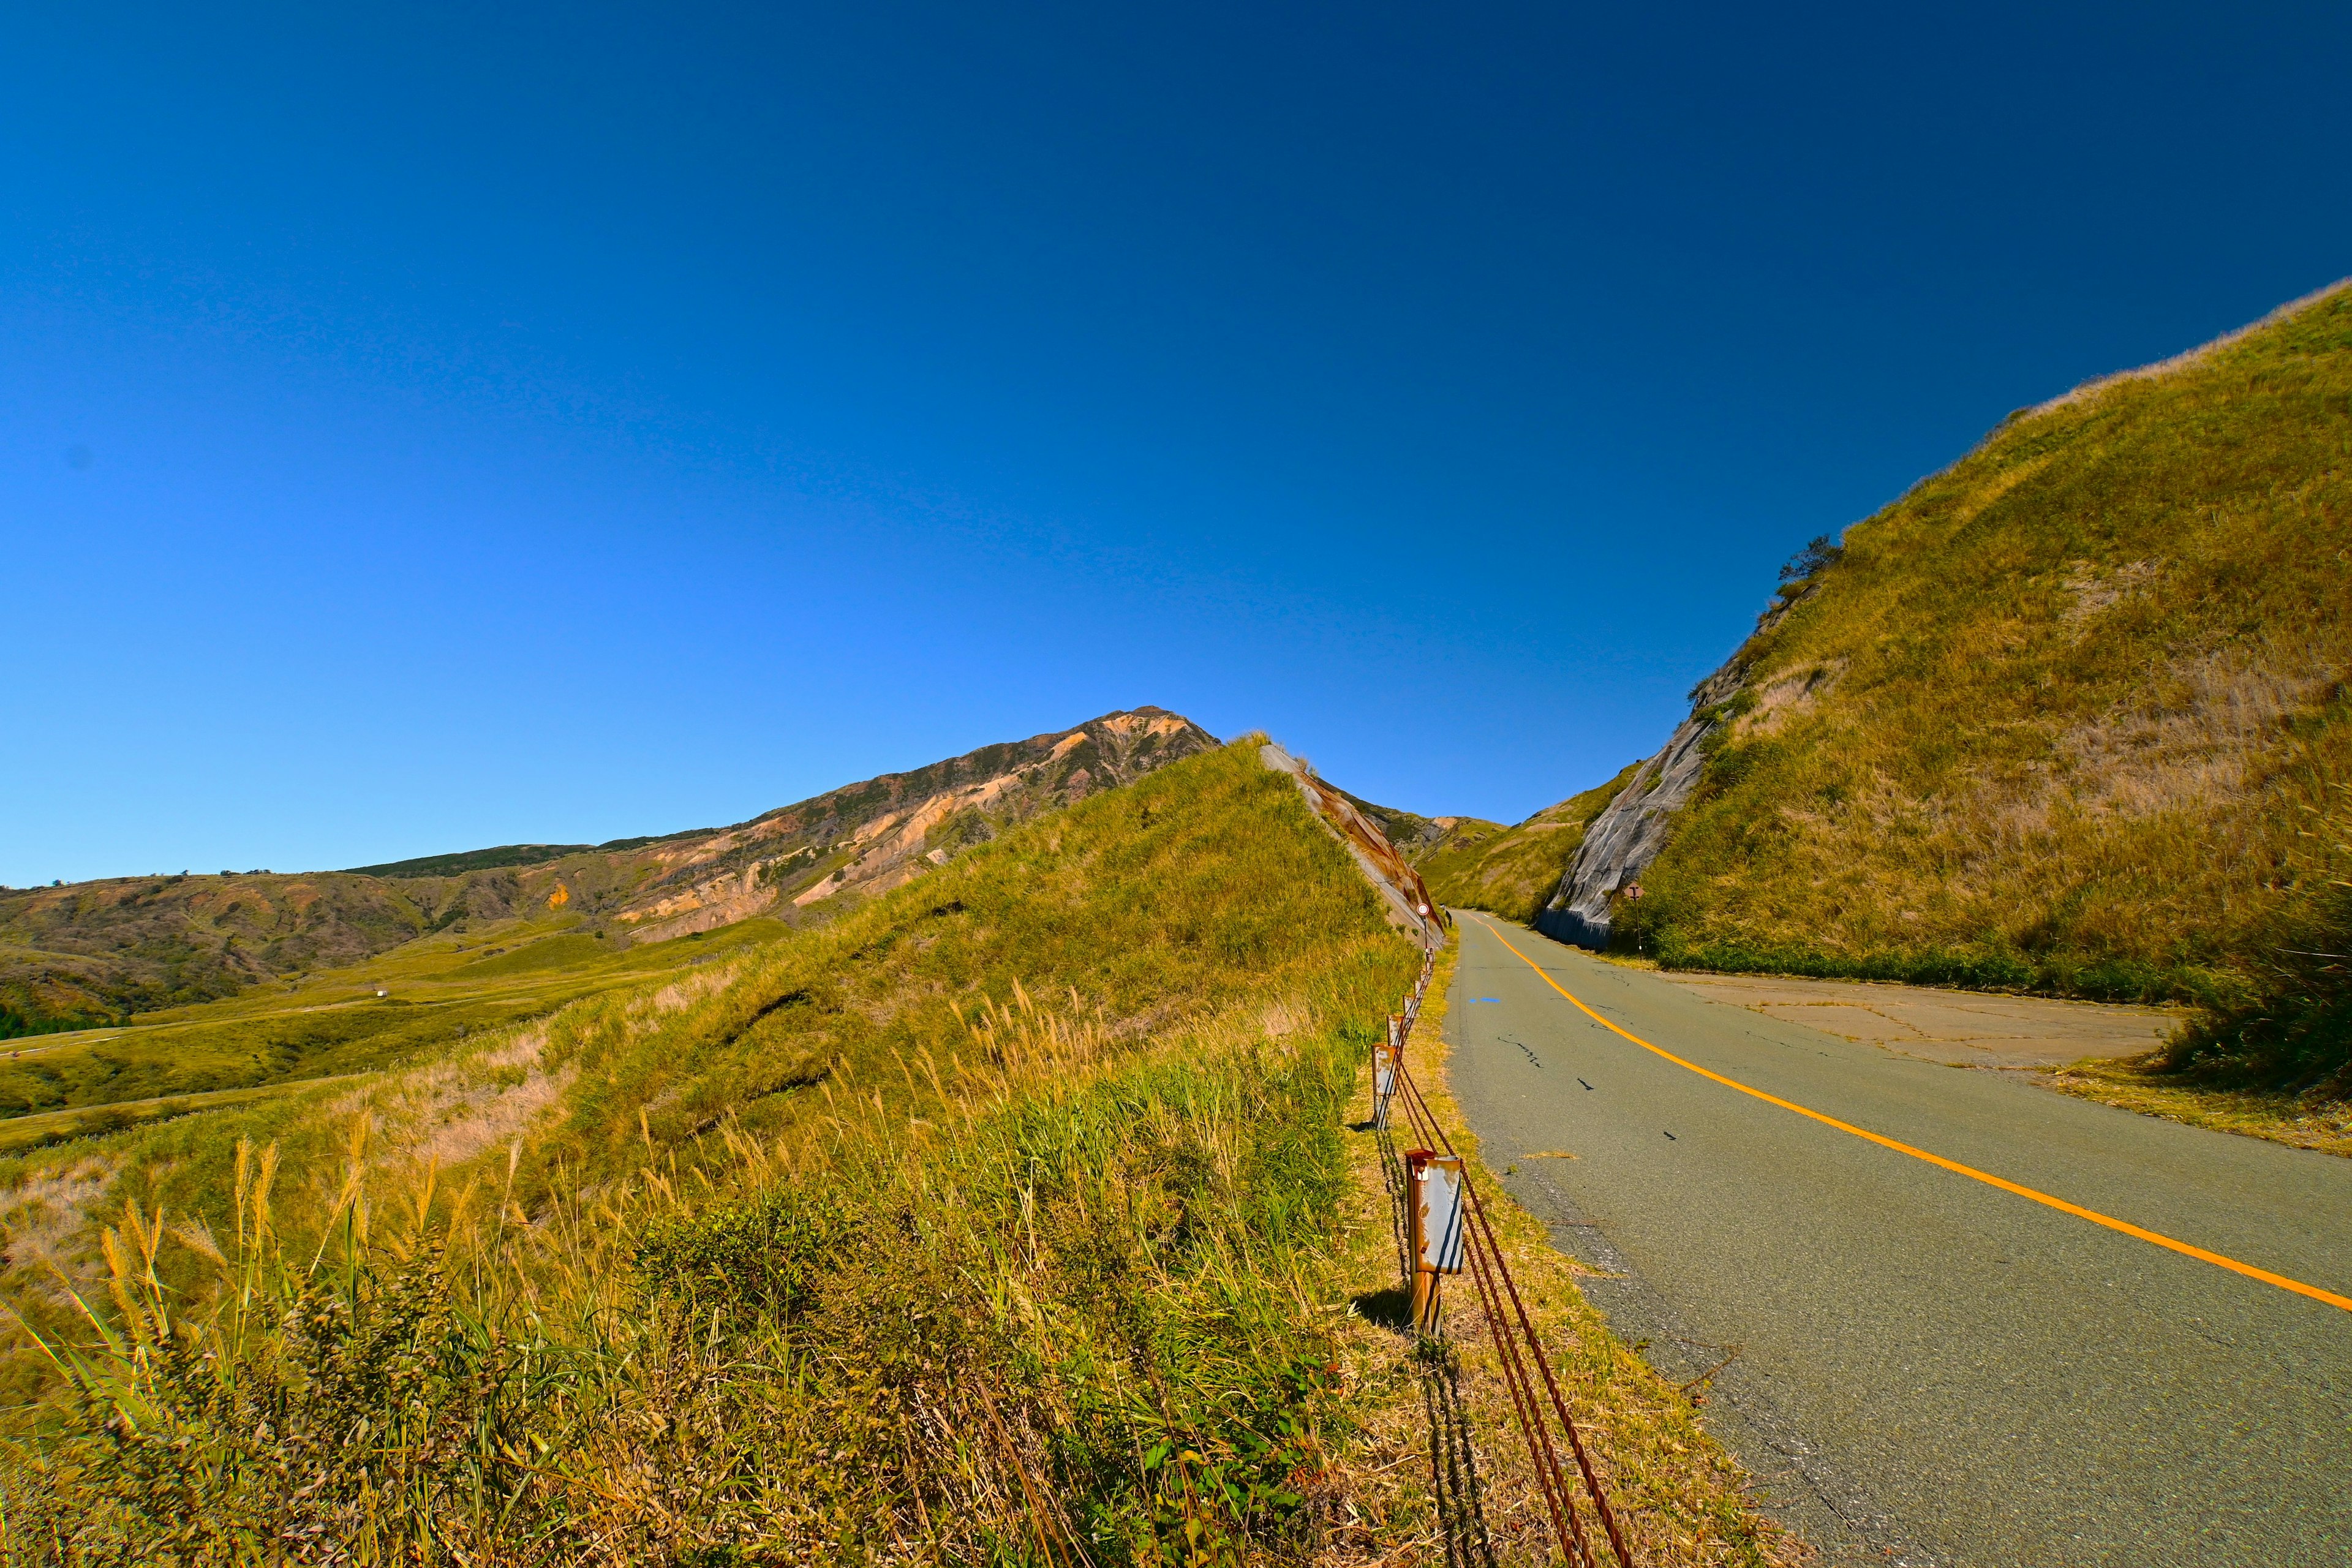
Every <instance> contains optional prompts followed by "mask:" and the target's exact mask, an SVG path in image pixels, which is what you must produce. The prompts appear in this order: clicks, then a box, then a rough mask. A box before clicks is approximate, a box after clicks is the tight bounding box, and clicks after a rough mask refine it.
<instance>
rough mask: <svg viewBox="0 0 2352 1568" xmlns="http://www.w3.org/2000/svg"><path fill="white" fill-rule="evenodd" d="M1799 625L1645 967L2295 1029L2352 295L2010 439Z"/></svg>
mask: <svg viewBox="0 0 2352 1568" xmlns="http://www.w3.org/2000/svg"><path fill="white" fill-rule="evenodd" d="M1785 597H1786V598H1787V599H1788V601H1789V604H1790V607H1789V609H1788V610H1787V612H1786V614H1785V615H1782V616H1779V617H1777V618H1775V619H1771V620H1769V621H1768V622H1767V623H1766V624H1765V626H1763V627H1762V628H1761V629H1759V632H1758V634H1757V635H1756V636H1755V637H1753V638H1751V639H1750V640H1749V642H1748V644H1747V646H1746V647H1743V648H1742V649H1741V650H1740V652H1739V654H1738V658H1737V660H1736V667H1737V668H1738V674H1739V679H1740V692H1739V695H1738V697H1737V698H1736V699H1735V700H1734V702H1733V704H1732V705H1731V706H1730V707H1729V708H1728V709H1727V717H1729V718H1730V719H1731V722H1730V723H1729V724H1728V725H1727V727H1726V728H1725V729H1723V730H1722V731H1718V732H1717V749H1716V750H1715V752H1714V754H1713V756H1712V758H1711V760H1710V762H1709V763H1708V767H1707V770H1706V773H1705V774H1704V776H1703V778H1702V782H1701V784H1700V786H1699V788H1698V790H1697V791H1696V794H1695V795H1694V796H1693V798H1692V800H1691V802H1690V803H1689V804H1688V805H1686V806H1685V808H1684V810H1683V812H1682V813H1681V814H1680V816H1679V818H1678V821H1677V823H1676V826H1675V833H1674V837H1673V838H1672V840H1671V842H1670V843H1669V845H1668V847H1667V848H1666V849H1665V851H1664V854H1663V855H1662V857H1661V858H1659V860H1658V861H1657V862H1656V864H1655V865H1654V866H1653V867H1651V868H1649V870H1648V871H1647V872H1646V873H1645V874H1644V875H1643V879H1642V880H1643V887H1644V889H1645V892H1646V894H1647V896H1646V897H1645V898H1644V899H1643V900H1641V901H1640V902H1639V903H1637V904H1633V905H1632V906H1629V907H1626V908H1623V909H1621V910H1619V911H1618V914H1617V920H1616V926H1615V931H1616V936H1617V940H1618V941H1619V942H1622V943H1623V944H1625V945H1626V946H1628V947H1633V946H1637V945H1638V946H1639V947H1640V948H1642V949H1643V951H1647V952H1653V953H1654V954H1656V955H1657V956H1658V957H1659V958H1660V959H1661V960H1662V961H1663V962H1664V963H1668V964H1670V965H1683V966H1689V967H1695V968H1709V969H1727V970H1743V969H1746V970H1772V971H1778V972H1782V973H1799V974H1822V975H1844V976H1853V977H1860V978H1873V979H1892V980H1908V981H1916V982H1924V983H1928V984H1962V985H1982V986H1997V987H2015V988H2032V989H2042V990H2050V991H2056V992H2062V993H2065V994H2075V995H2084V996H2091V997H2096V998H2107V999H2117V1000H2122V999H2144V1000H2179V1001H2187V1002H2191V1003H2195V1004H2199V1005H2202V1006H2204V1007H2206V1008H2208V1009H2210V1010H2212V1011H2213V1012H2214V1014H2215V1016H2222V1017H2237V1016H2241V1015H2242V1014H2243V1012H2244V1010H2245V1009H2246V1008H2248V1007H2260V1006H2262V1005H2265V1004H2264V1003H2263V999H2264V998H2265V997H2268V996H2270V995H2272V994H2273V987H2272V979H2273V976H2272V973H2271V970H2272V967H2273V965H2272V959H2271V957H2270V956H2269V954H2270V952H2271V950H2273V948H2275V947H2276V946H2278V945H2279V943H2278V942H2277V940H2276V938H2275V934H2274V933H2275V932H2276V931H2279V930H2280V929H2282V926H2281V922H2282V921H2285V920H2287V919H2288V918H2289V915H2290V912H2291V911H2292V910H2295V909H2298V908H2301V907H2303V906H2304V905H2305V903H2306V902H2307V901H2308V899H2309V895H2310V891H2311V889H2310V887H2309V885H2308V880H2309V877H2310V874H2311V873H2310V870H2309V867H2308V865H2307V863H2306V859H2305V858H2303V857H2301V856H2299V854H2298V845H2299V844H2300V843H2301V842H2302V840H2301V839H2300V838H2299V837H2298V835H2299V834H2300V833H2302V832H2303V831H2304V830H2305V827H2306V826H2307V824H2308V821H2309V819H2310V815H2311V813H2312V812H2314V811H2315V810H2316V809H2319V808H2320V807H2321V806H2322V805H2324V803H2325V802H2326V800H2327V799H2328V798H2329V795H2330V792H2331V791H2332V790H2334V789H2336V787H2337V786H2339V785H2340V784H2343V783H2344V782H2345V781H2346V780H2347V778H2352V691H2348V690H2347V686H2346V684H2345V681H2346V679H2347V672H2352V615H2347V614H2346V606H2347V605H2352V291H2347V290H2341V289H2339V290H2337V291H2336V292H2335V293H2333V294H2331V295H2329V296H2327V297H2326V298H2325V299H2322V300H2319V301H2317V302H2315V303H2313V304H2311V305H2309V306H2307V307H2305V308H2304V309H2302V310H2298V311H2296V312H2294V313H2292V314H2289V315H2287V316H2286V317H2284V319H2282V320H2280V321H2274V322H2271V323H2269V324H2267V325H2263V326H2262V327H2260V328H2258V329H2256V330H2254V331H2252V332H2250V333H2248V334H2246V335H2244V336H2242V337H2241V338H2239V339H2237V340H2235V341H2233V342H2224V343H2222V344H2221V345H2218V346H2216V347H2214V348H2213V349H2212V350H2210V352H2208V353H2204V354H2203V355H2201V356H2200V357H2198V358H2196V359H2194V360H2193V361H2191V362H2189V363H2184V364H2180V365H2177V366H2175V367H2172V368H2170V369H2168V370H2167V371H2165V372H2163V373H2161V374H2152V375H2147V376H2142V377H2137V378H2128V379H2123V380H2119V381H2116V382H2115V383H2113V384H2108V385H2105V386H2104V387H2101V388H2095V389H2092V390H2090V391H2088V392H2086V393H2084V394H2083V395H2078V396H2075V397H2074V398H2071V399H2067V400H2062V401H2061V402H2060V403H2058V404H2055V405H2051V406H2048V407H2045V408H2042V409H2038V410H2030V411H2023V412H2021V413H2020V414H2018V415H2015V416H2011V418H2010V419H2009V420H2008V421H2006V422H2005V423H2004V424H2003V425H2002V426H2000V428H1999V429H1998V430H1996V431H1994V432H1993V433H1992V434H1991V435H1990V437H1987V438H1986V440H1985V441H1984V443H1983V444H1982V445H1981V446H1979V447H1978V448H1977V449H1976V450H1975V451H1973V452H1971V453H1970V454H1969V456H1968V457H1966V458H1963V459H1962V460H1961V461H1959V462H1958V463H1957V464H1955V465H1954V466H1953V467H1951V468H1948V469H1947V470H1945V471H1944V472H1942V473H1939V474H1937V475H1935V476H1933V477H1931V478H1929V479H1925V480H1922V481H1921V482H1920V483H1919V484H1918V485H1917V486H1916V487H1914V488H1913V489H1912V490H1911V491H1910V492H1909V493H1908V494H1906V495H1905V496H1904V497H1903V498H1902V499H1901V500H1898V501H1896V502H1895V503H1894V504H1893V505H1891V506H1889V507H1887V508H1886V509H1885V510H1882V511H1880V512H1879V513H1878V514H1876V515H1875V516H1874V517H1872V518H1870V519H1868V520H1867V521H1864V522H1862V523H1860V524H1857V525H1856V526H1855V527H1853V529H1852V530H1850V531H1848V532H1847V534H1846V536H1845V539H1844V549H1843V554H1842V555H1841V556H1840V557H1839V558H1837V559H1836V560H1834V561H1832V562H1829V563H1826V564H1823V565H1822V566H1821V567H1820V569H1819V570H1818V571H1817V572H1815V573H1814V574H1812V575H1811V577H1810V578H1809V579H1807V580H1805V581H1803V582H1801V583H1798V584H1792V585H1791V587H1790V591H1789V593H1788V594H1787V595H1785ZM2330 951H2341V949H2340V948H2339V949H2335V950H2330ZM2315 1016H2316V1015H2315ZM2313 1028H2314V1031H2315V1032H2309V1033H2308V1037H2310V1038H2318V1037H2320V1036H2321V1035H2324V1034H2325V1033H2326V1029H2325V1028H2322V1027H2321V1026H2317V1025H2315V1026H2313ZM2336 1038H2337V1039H2338V1041H2339V1042H2340V1038H2341V1037H2340V1035H2338V1036H2337V1037H2336ZM2297 1049H2298V1050H2300V1047H2298V1048H2297ZM2328 1049H2330V1050H2333V1051H2335V1052H2336V1055H2335V1056H2334V1057H2332V1058H2328V1059H2332V1060H2336V1061H2340V1060H2341V1059H2342V1055H2341V1052H2342V1047H2341V1045H2340V1043H2339V1044H2338V1045H2336V1046H2333V1047H2328ZM2289 1057H2293V1058H2294V1062H2295V1063H2297V1064H2299V1065H2294V1066H2287V1065H2284V1064H2285V1063H2287V1061H2288V1058H2289ZM2247 1059H2249V1060H2251V1059H2252V1058H2251V1057H2249V1058H2247ZM2315 1059H2316V1058H2310V1057H2308V1056H2306V1055H2296V1054H2295V1053H2294V1052H2287V1053H2286V1054H2284V1055H2281V1056H2279V1057H2278V1058H2277V1061H2278V1062H2279V1063H2280V1064H2282V1065H2281V1066H2280V1067H2279V1068H2278V1070H2280V1071H2283V1072H2286V1073H2289V1074H2290V1075H2293V1074H2305V1075H2307V1074H2308V1073H2309V1072H2310V1071H2312V1070H2314V1068H2313V1067H2312V1063H2313V1062H2314V1061H2315ZM2265 1070H2268V1069H2265Z"/></svg>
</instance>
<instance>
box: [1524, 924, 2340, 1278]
mask: <svg viewBox="0 0 2352 1568" xmlns="http://www.w3.org/2000/svg"><path fill="white" fill-rule="evenodd" d="M1478 927H1479V929H1480V930H1481V931H1485V932H1486V934H1487V935H1489V936H1491V937H1493V938H1494V939H1495V940H1496V942H1501V943H1502V944H1503V945H1504V946H1505V947H1507V948H1509V949H1510V952H1511V955H1512V956H1513V957H1515V958H1517V960H1518V961H1519V962H1520V963H1524V964H1526V965H1527V966H1528V968H1529V969H1532V970H1534V971H1535V972H1536V973H1538V974H1539V975H1541V976H1542V977H1543V983H1544V984H1547V985H1549V986H1550V987H1551V988H1552V989H1553V990H1555V991H1557V992H1559V994H1561V995H1562V996H1565V997H1567V998H1568V1000H1569V1001H1570V1003H1571V1004H1572V1005H1574V1006H1575V1007H1576V1009H1577V1011H1578V1012H1580V1013H1582V1014H1583V1015H1584V1016H1586V1017H1588V1018H1590V1019H1591V1020H1592V1021H1593V1022H1594V1023H1596V1024H1598V1025H1600V1026H1601V1027H1602V1028H1604V1029H1607V1030H1608V1031H1610V1032H1611V1033H1612V1034H1615V1035H1621V1036H1623V1037H1625V1038H1626V1039H1629V1040H1631V1041H1633V1043H1634V1044H1635V1045H1637V1046H1639V1047H1642V1048H1643V1050H1645V1051H1648V1052H1650V1053H1651V1054H1653V1055H1654V1056H1661V1057H1664V1058H1666V1060H1668V1061H1670V1062H1672V1063H1674V1064H1675V1066H1676V1067H1678V1068H1689V1069H1690V1070H1691V1071H1692V1072H1695V1073H1696V1074H1698V1076H1699V1077H1701V1078H1705V1079H1714V1080H1715V1081H1716V1082H1717V1083H1719V1084H1721V1085H1723V1086H1724V1087H1725V1088H1726V1089H1738V1091H1739V1092H1740V1093H1742V1094H1748V1095H1753V1096H1755V1097H1756V1098H1757V1099H1758V1100H1762V1101H1764V1102H1765V1103H1766V1104H1767V1105H1777V1106H1779V1107H1780V1109H1781V1110H1793V1111H1795V1112H1796V1113H1797V1114H1798V1115H1800V1116H1808V1117H1811V1119H1812V1120H1814V1121H1818V1122H1820V1123H1821V1124H1822V1126H1824V1127H1834V1128H1836V1129H1837V1130H1838V1131H1841V1132H1851V1133H1853V1135H1854V1136H1855V1137H1857V1138H1861V1139H1865V1140H1867V1141H1869V1142H1873V1143H1875V1144H1877V1145H1878V1146H1879V1147H1880V1148H1882V1149H1892V1150H1894V1151H1895V1152H1896V1153H1898V1154H1908V1155H1910V1156H1911V1157H1912V1158H1913V1159H1915V1160H1925V1161H1927V1163H1929V1164H1930V1165H1939V1166H1941V1167H1942V1168H1943V1169H1945V1170H1947V1171H1950V1172H1953V1173H1956V1174H1958V1175H1962V1176H1966V1177H1968V1178H1969V1180H1970V1181H1975V1182H1982V1183H1983V1184H1985V1185H1987V1186H1989V1187H1999V1188H2000V1190H2001V1191H2002V1192H2004V1193H2015V1194H2017V1195H2018V1196H2019V1197H2021V1198H2032V1200H2033V1201H2034V1202H2035V1203H2037V1204H2041V1205H2044V1206H2045V1207H2049V1208H2053V1209H2056V1210H2057V1211H2058V1212H2059V1213H2061V1214H2070V1215H2074V1217H2075V1218H2076V1219H2086V1220H2089V1221H2090V1222H2091V1223H2092V1224H2093V1225H2103V1226H2106V1227H2107V1228H2108V1229H2109V1230H2115V1231H2121V1232H2122V1233H2123V1234H2124V1235H2126V1236H2131V1237H2138V1238H2139V1239H2140V1240H2142V1241H2146V1242H2151V1243H2153V1244H2154V1245H2156V1246H2158V1247H2168V1248H2169V1249H2170V1250H2172V1251H2174V1252H2178V1253H2179V1254H2180V1255H2181V1256H2183V1257H2184V1258H2196V1259H2198V1260H2199V1261H2200V1262H2203V1263H2210V1264H2212V1265H2213V1266H2214V1267H2215V1268H2227V1269H2229V1270H2230V1271H2231V1273H2233V1274H2242V1275H2244V1276H2245V1277H2246V1278H2247V1279H2259V1280H2261V1281H2262V1282H2263V1284H2265V1285H2275V1286H2277V1287H2278V1288H2279V1289H2282V1290H2292V1291H2294V1293H2295V1294H2296V1295H2298V1296H2308V1297H2310V1298H2311V1299H2312V1300H2315V1301H2325V1302H2326V1303H2327V1304H2328V1305H2329V1306H2331V1307H2341V1308H2343V1309H2344V1310H2347V1311H2352V1296H2338V1295H2336V1293H2335V1292H2334V1291H2332V1290H2322V1289H2319V1288H2318V1287H2317V1286H2315V1285H2306V1284H2305V1283H2304V1282H2303V1281H2302V1280H2300V1279H2288V1278H2287V1277H2286V1276H2285V1275H2284V1274H2273V1273H2272V1272H2271V1271H2270V1270H2269V1269H2267V1268H2255V1267H2254V1266H2253V1265H2252V1264H2251V1263H2241V1262H2239V1261H2238V1260H2237V1259H2236V1258H2224V1257H2222V1256H2221V1254H2220V1253H2218V1252H2208V1251H2206V1250H2205V1249H2204V1248H2203V1247H2191V1246H2189V1243H2187V1242H2185V1241H2175V1240H2173V1239H2172V1237H2168V1236H2159V1235H2158V1234H2157V1233H2156V1232H2155V1231H2152V1230H2142V1229H2141V1228H2140V1227H2139V1226H2136V1225H2134V1224H2132V1223H2131V1222H2130V1221H2128V1220H2120V1219H2116V1217H2115V1216H2114V1215H2104V1214H2101V1213H2100V1212H2099V1211H2098V1210H2096V1209H2086V1208H2084V1207H2083V1206H2082V1205H2080V1204H2070V1203H2068V1202H2067V1201H2066V1200H2065V1199H2064V1198H2053V1197H2052V1196H2051V1195H2050V1194H2048V1193H2042V1192H2036V1191H2035V1190H2034V1189H2032V1187H2028V1186H2021V1185H2020V1184H2018V1183H2015V1182H2012V1181H2009V1180H2007V1179H2005V1178H2003V1177H2000V1176H1996V1175H1993V1174H1992V1173H1990V1172H1986V1171H1979V1170H1978V1169H1977V1168H1976V1167H1975V1166H1973V1165H1963V1164H1961V1163H1959V1162H1958V1160H1947V1159H1945V1158H1944V1157H1943V1156H1942V1155H1941V1154H1930V1153H1929V1152H1927V1150H1925V1149H1914V1148H1913V1147H1912V1146H1911V1145H1910V1144H1908V1143H1901V1142H1896V1141H1895V1140H1894V1139H1892V1138H1887V1137H1883V1136H1881V1135H1880V1134H1878V1133H1876V1132H1873V1131H1870V1130H1869V1129H1867V1128H1864V1127H1856V1126H1855V1125H1853V1123H1852V1122H1850V1121H1839V1120H1838V1119H1837V1118H1836V1117H1834V1116H1824V1115H1822V1113H1821V1112H1820V1111H1818V1110H1808V1109H1807V1108H1806V1107H1804V1106H1801V1105H1799V1104H1798V1103H1797V1102H1796V1101H1795V1100H1782V1099H1781V1098H1780V1096H1779V1095H1777V1094H1767V1093H1765V1092H1764V1091H1763V1090H1762V1089H1750V1088H1748V1086H1747V1085H1746V1084H1744V1083H1741V1082H1740V1081H1739V1080H1738V1079H1730V1078H1726V1077H1724V1076H1723V1075H1722V1074H1721V1073H1719V1072H1712V1071H1709V1070H1708V1069H1707V1068H1703V1067H1701V1066H1699V1065H1698V1064H1697V1063H1696V1062H1690V1061H1685V1060H1684V1059H1683V1058H1680V1057H1678V1056H1676V1055H1675V1053H1674V1052H1672V1051H1669V1050H1662V1049H1660V1048H1659V1047H1656V1046H1654V1045H1652V1044H1650V1042H1649V1041H1647V1040H1645V1039H1643V1038H1642V1037H1641V1036H1639V1035H1636V1034H1632V1033H1629V1032H1628V1031H1626V1030H1624V1029H1621V1028H1619V1027H1618V1026H1616V1025H1614V1024H1612V1023H1611V1022H1610V1021H1609V1020H1608V1019H1606V1018H1604V1017H1602V1016H1601V1015H1600V1014H1598V1013H1596V1012H1594V1011H1593V1010H1592V1009H1591V1008H1590V1007H1588V1006H1586V1005H1584V1004H1583V1003H1582V1002H1581V1001H1580V1000H1579V999H1578V998H1577V996H1576V994H1575V993H1574V992H1571V991H1570V990H1569V989H1568V987H1567V986H1565V985H1562V984H1560V983H1559V981H1557V980H1554V979H1553V978H1552V977H1551V976H1550V975H1549V973H1545V970H1544V967H1543V965H1542V964H1540V963H1537V962H1536V961H1535V960H1534V959H1532V958H1529V957H1528V955H1527V954H1526V953H1524V952H1520V951H1519V950H1518V949H1517V948H1516V947H1513V946H1512V945H1511V942H1510V939H1509V938H1508V937H1506V936H1505V935H1504V934H1503V933H1502V932H1501V931H1496V929H1495V928H1494V927H1493V926H1491V925H1489V924H1487V923H1486V921H1479V922H1478Z"/></svg>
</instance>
